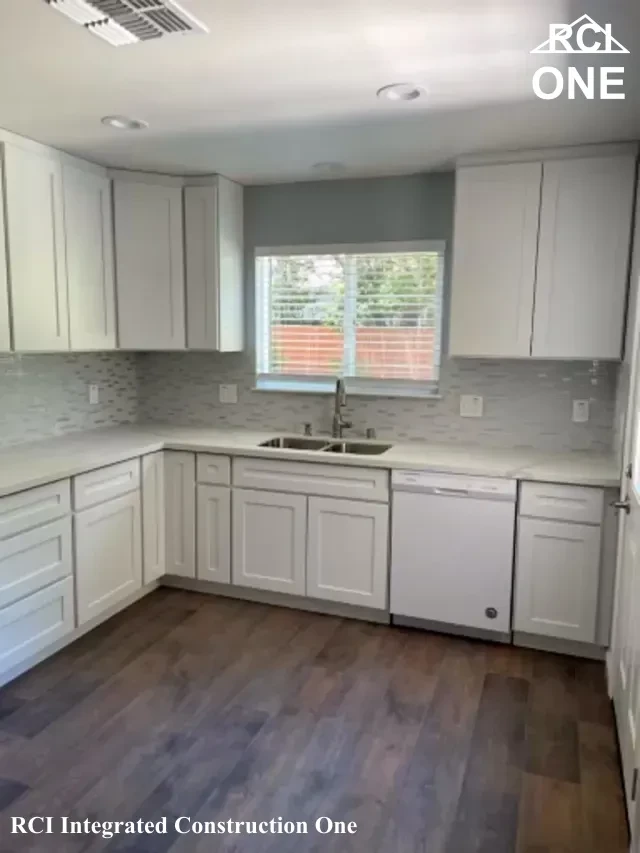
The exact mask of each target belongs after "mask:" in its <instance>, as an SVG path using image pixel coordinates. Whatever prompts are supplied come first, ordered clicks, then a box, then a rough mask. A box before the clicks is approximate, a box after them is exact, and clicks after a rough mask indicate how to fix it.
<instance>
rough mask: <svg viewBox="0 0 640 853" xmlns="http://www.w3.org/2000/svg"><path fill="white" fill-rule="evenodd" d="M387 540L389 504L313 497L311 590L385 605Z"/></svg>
mask: <svg viewBox="0 0 640 853" xmlns="http://www.w3.org/2000/svg"><path fill="white" fill-rule="evenodd" d="M388 539H389V507H388V506H387V505H386V504H374V503H367V502H365V501H349V500H340V499H339V498H316V497H311V498H309V513H308V531H307V595H309V596H311V597H312V598H321V599H326V600H329V601H339V602H343V603H344V604H355V605H360V606H364V607H372V608H377V609H380V610H383V609H384V608H385V607H386V605H387V586H388V583H387V581H388V570H387V567H388Z"/></svg>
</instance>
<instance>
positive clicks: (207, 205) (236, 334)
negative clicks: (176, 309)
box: [184, 177, 244, 352]
mask: <svg viewBox="0 0 640 853" xmlns="http://www.w3.org/2000/svg"><path fill="white" fill-rule="evenodd" d="M214 180H215V184H213V185H209V186H187V187H186V188H185V191H184V201H185V250H186V271H187V346H188V347H189V349H208V350H219V351H221V352H238V351H240V350H242V348H243V346H244V329H243V305H244V294H243V287H244V283H243V190H242V187H241V186H240V185H239V184H236V183H234V182H233V181H229V180H227V179H226V178H222V177H216V178H215V179H214Z"/></svg>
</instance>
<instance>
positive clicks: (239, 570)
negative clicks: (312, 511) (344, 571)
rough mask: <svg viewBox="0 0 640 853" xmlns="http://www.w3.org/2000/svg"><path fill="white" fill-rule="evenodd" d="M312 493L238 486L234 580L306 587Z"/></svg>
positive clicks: (281, 588) (295, 589)
mask: <svg viewBox="0 0 640 853" xmlns="http://www.w3.org/2000/svg"><path fill="white" fill-rule="evenodd" d="M306 515H307V499H306V497H304V495H287V494H280V493H278V492H254V491H252V490H250V489H234V491H233V528H232V529H233V583H234V584H237V585H238V586H249V587H253V588H255V589H266V590H270V591H272V592H289V593H293V594H295V595H304V593H305V575H306V567H305V562H306V554H305V540H306V528H307V518H306Z"/></svg>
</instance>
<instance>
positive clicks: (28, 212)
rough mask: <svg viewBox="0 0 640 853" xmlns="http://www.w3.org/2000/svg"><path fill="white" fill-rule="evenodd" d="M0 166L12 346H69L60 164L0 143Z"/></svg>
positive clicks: (26, 348) (21, 348)
mask: <svg viewBox="0 0 640 853" xmlns="http://www.w3.org/2000/svg"><path fill="white" fill-rule="evenodd" d="M4 168H5V188H6V199H5V203H6V218H7V222H6V229H7V246H8V249H9V264H10V266H9V282H10V292H11V310H12V320H13V344H14V348H15V349H16V350H18V351H22V352H53V351H59V350H68V349H69V311H68V303H67V267H66V253H65V237H64V209H63V193H62V166H61V165H60V162H59V161H58V160H57V159H54V158H53V156H52V157H48V156H46V155H40V154H34V153H32V152H31V151H27V150H24V149H22V148H18V147H16V146H14V145H5V146H4Z"/></svg>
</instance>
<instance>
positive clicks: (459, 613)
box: [391, 471, 517, 639]
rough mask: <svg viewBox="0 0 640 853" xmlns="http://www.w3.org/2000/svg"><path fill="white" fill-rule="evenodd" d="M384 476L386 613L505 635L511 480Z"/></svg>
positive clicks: (426, 474)
mask: <svg viewBox="0 0 640 853" xmlns="http://www.w3.org/2000/svg"><path fill="white" fill-rule="evenodd" d="M391 482H392V488H393V498H392V500H393V504H392V540H391V613H392V614H393V615H394V616H398V617H409V618H411V619H419V620H424V621H425V622H427V623H431V624H432V625H433V627H436V628H438V627H441V628H442V629H443V630H446V628H447V626H459V627H461V628H472V629H481V630H482V631H490V632H492V633H495V634H500V635H502V637H501V638H502V639H507V638H508V635H509V633H510V631H511V589H512V579H513V549H514V533H515V513H516V493H517V484H516V482H515V480H504V479H499V478H488V477H467V476H459V475H451V474H433V473H429V472H421V471H394V472H393V475H392V481H391ZM397 621H401V620H397ZM505 635H507V636H506V637H505Z"/></svg>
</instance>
